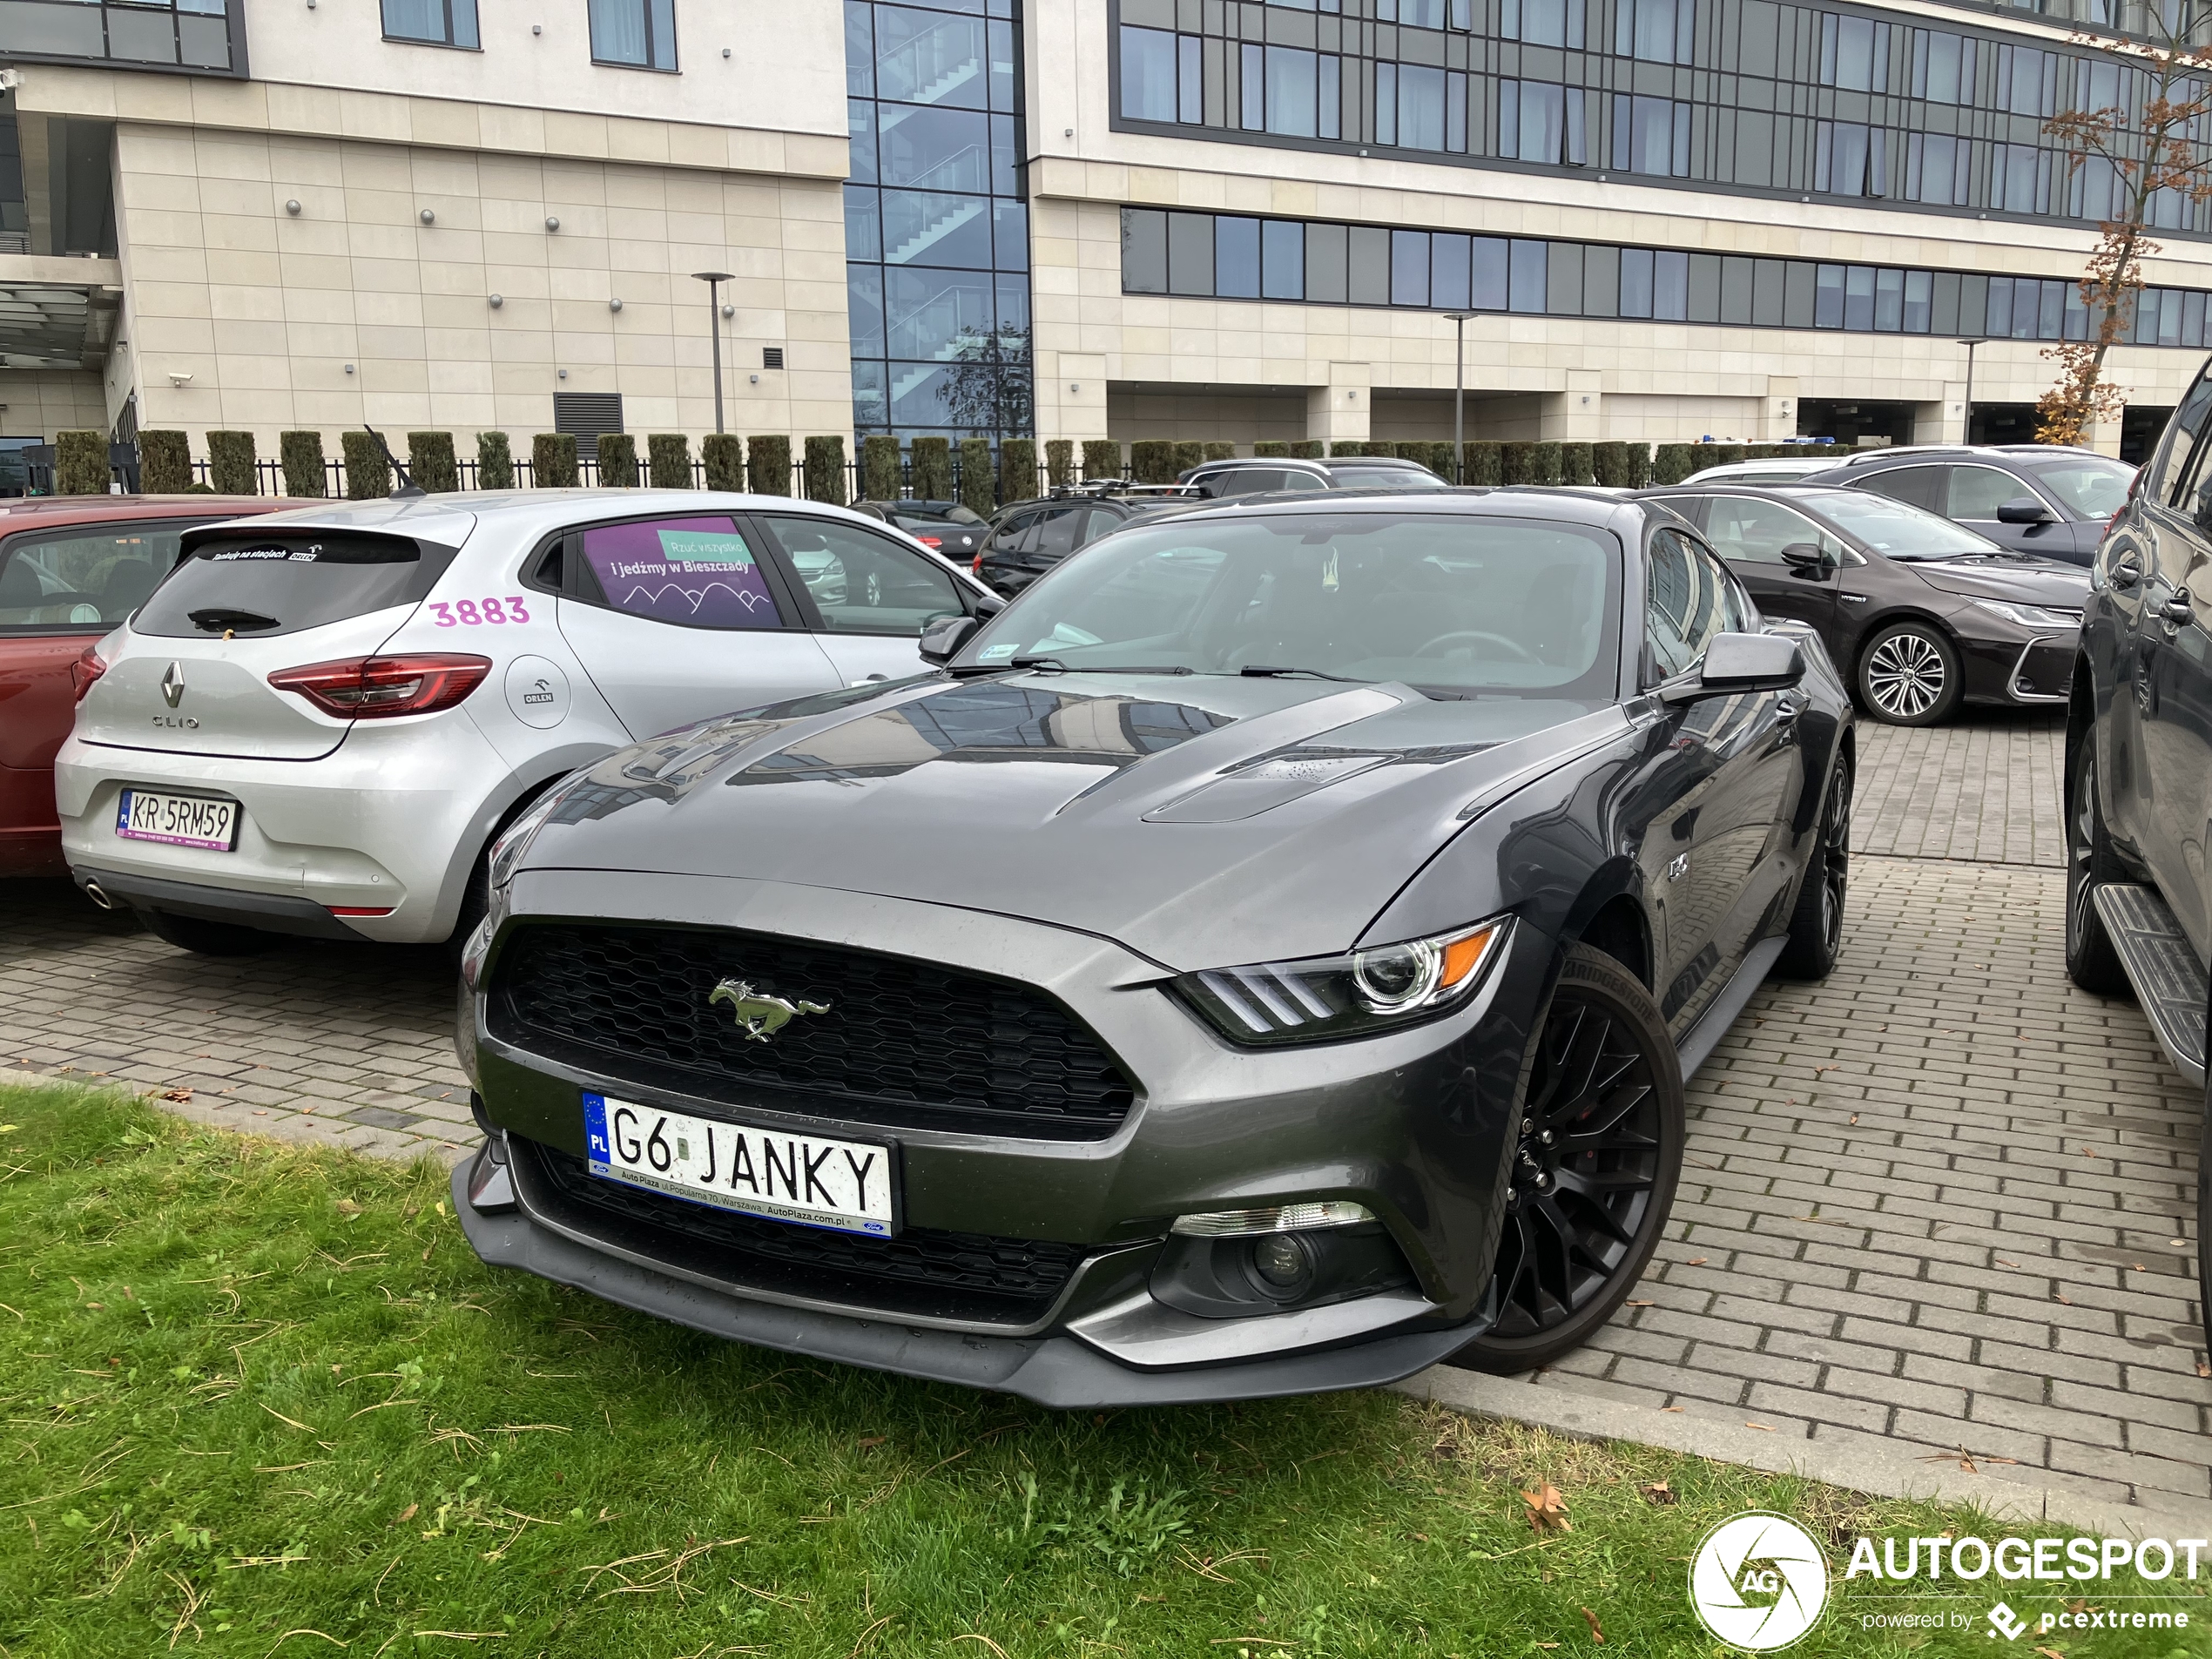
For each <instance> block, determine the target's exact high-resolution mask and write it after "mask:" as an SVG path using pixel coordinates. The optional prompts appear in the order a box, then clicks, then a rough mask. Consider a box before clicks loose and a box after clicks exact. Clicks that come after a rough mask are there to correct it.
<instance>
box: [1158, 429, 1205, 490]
mask: <svg viewBox="0 0 2212 1659" xmlns="http://www.w3.org/2000/svg"><path fill="white" fill-rule="evenodd" d="M1205 460H1206V446H1205V445H1204V444H1203V443H1201V442H1198V441H1197V439H1196V438H1184V439H1181V440H1179V441H1178V442H1177V444H1176V446H1175V469H1176V471H1177V474H1182V473H1186V472H1188V471H1190V469H1191V468H1193V467H1199V466H1204V464H1205ZM1167 482H1170V483H1172V482H1175V481H1174V480H1173V479H1169V480H1168V481H1167Z"/></svg>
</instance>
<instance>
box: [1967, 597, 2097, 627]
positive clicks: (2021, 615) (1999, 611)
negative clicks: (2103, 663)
mask: <svg viewBox="0 0 2212 1659" xmlns="http://www.w3.org/2000/svg"><path fill="white" fill-rule="evenodd" d="M1970 603H1972V604H1976V605H1979V607H1980V608H1981V609H1982V610H1986V611H1987V612H1989V614H1990V615H1991V616H1993V617H2003V618H2004V619H2005V620H2006V622H2009V623H2011V624H2013V626H2014V627H2015V628H2033V629H2049V628H2079V627H2080V625H2081V613H2080V611H2079V610H2052V609H2051V608H2050V607H2049V606H2048V605H2023V604H2013V602H2012V601H2010V600H2009V599H1975V600H1973V601H1971V602H1970Z"/></svg>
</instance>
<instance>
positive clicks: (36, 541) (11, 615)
mask: <svg viewBox="0 0 2212 1659" xmlns="http://www.w3.org/2000/svg"><path fill="white" fill-rule="evenodd" d="M190 527H191V522H190V521H186V522H185V523H176V524H165V523H159V522H158V521H156V522H154V523H132V524H84V525H72V526H71V527H69V528H67V529H51V530H33V531H30V532H28V533H27V534H24V535H19V536H10V537H8V538H7V540H6V541H5V542H4V543H0V634H44V633H73V632H78V631H83V632H86V633H105V632H106V631H108V630H109V629H111V628H112V627H114V626H115V624H117V623H118V622H121V621H122V620H123V619H124V618H125V617H127V616H129V615H130V614H131V613H132V611H133V610H137V609H138V605H139V604H140V603H141V602H142V601H144V599H145V597H146V595H148V594H150V593H152V591H153V590H154V584H155V583H158V582H159V581H160V580H161V578H162V577H163V576H165V574H167V572H168V570H169V567H170V566H171V565H172V564H174V563H176V562H177V548H178V544H179V541H180V540H181V538H182V537H183V536H184V533H185V530H186V529H189V528H190Z"/></svg>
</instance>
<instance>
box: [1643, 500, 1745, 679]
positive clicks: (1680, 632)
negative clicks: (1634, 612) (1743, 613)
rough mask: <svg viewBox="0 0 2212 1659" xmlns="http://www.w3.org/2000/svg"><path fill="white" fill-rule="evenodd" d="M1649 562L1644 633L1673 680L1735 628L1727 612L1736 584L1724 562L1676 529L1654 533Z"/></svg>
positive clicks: (1661, 674)
mask: <svg viewBox="0 0 2212 1659" xmlns="http://www.w3.org/2000/svg"><path fill="white" fill-rule="evenodd" d="M1644 565H1645V568H1646V570H1648V571H1649V578H1648V585H1647V589H1646V601H1645V628H1644V636H1645V638H1646V639H1647V640H1648V641H1649V644H1650V647H1651V656H1652V660H1653V662H1654V664H1656V666H1657V668H1658V670H1659V677H1660V678H1662V679H1672V678H1674V677H1675V676H1676V675H1677V674H1687V673H1688V672H1689V671H1690V670H1691V669H1693V668H1695V667H1696V666H1697V664H1699V663H1700V662H1701V661H1703V659H1704V656H1705V647H1706V646H1707V645H1708V644H1710V643H1711V642H1712V637H1713V636H1714V635H1715V634H1717V633H1723V632H1727V631H1730V629H1729V626H1728V617H1727V610H1728V608H1729V607H1730V603H1731V601H1732V600H1735V595H1734V593H1733V592H1732V590H1733V589H1734V587H1735V583H1733V582H1732V581H1731V580H1730V577H1729V576H1728V573H1727V572H1726V571H1725V570H1722V568H1721V566H1720V563H1719V561H1718V560H1716V559H1714V558H1711V557H1710V556H1707V555H1706V554H1705V553H1704V552H1703V550H1702V549H1698V548H1695V547H1692V546H1691V545H1690V543H1689V542H1688V541H1687V540H1685V539H1684V538H1683V536H1681V535H1680V534H1679V533H1678V532H1676V531H1674V530H1668V529H1662V530H1659V531H1656V532H1655V533H1654V534H1653V536H1652V537H1651V546H1650V550H1649V552H1648V553H1647V554H1646V555H1645V556H1644ZM1737 604H1739V606H1740V601H1738V602H1737ZM1738 631H1740V624H1739V628H1738Z"/></svg>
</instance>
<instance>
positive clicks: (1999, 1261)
mask: <svg viewBox="0 0 2212 1659" xmlns="http://www.w3.org/2000/svg"><path fill="white" fill-rule="evenodd" d="M1990 1259H1991V1260H1992V1261H1993V1262H1995V1263H1996V1264H1997V1265H1998V1266H2000V1267H2018V1266H2019V1265H2020V1264H2019V1263H2018V1262H2008V1261H2006V1259H2005V1258H2003V1257H2002V1256H1993V1257H1991V1258H1990Z"/></svg>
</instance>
